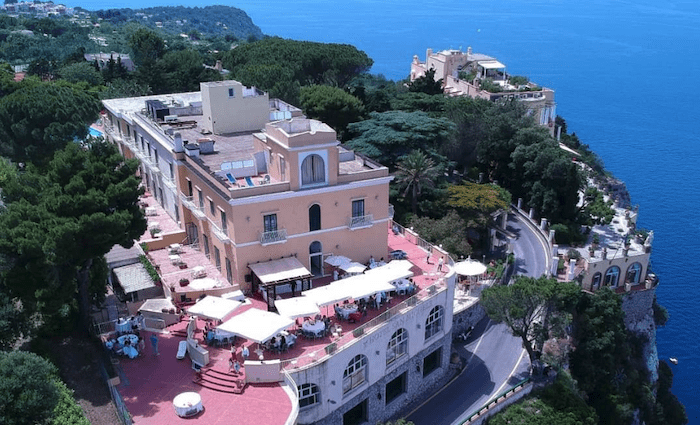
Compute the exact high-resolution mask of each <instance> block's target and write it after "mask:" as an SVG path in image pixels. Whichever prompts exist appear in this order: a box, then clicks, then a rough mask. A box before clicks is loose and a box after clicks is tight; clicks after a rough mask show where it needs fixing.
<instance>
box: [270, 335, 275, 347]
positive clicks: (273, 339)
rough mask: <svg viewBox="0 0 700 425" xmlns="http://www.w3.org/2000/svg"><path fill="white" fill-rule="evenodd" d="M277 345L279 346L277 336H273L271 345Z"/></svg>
mask: <svg viewBox="0 0 700 425" xmlns="http://www.w3.org/2000/svg"><path fill="white" fill-rule="evenodd" d="M276 346H277V338H275V337H274V336H273V337H272V339H271V340H270V347H276Z"/></svg>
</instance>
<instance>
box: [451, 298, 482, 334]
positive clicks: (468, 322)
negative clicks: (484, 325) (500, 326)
mask: <svg viewBox="0 0 700 425" xmlns="http://www.w3.org/2000/svg"><path fill="white" fill-rule="evenodd" d="M484 317H486V309H484V307H482V306H481V303H474V305H472V306H471V307H469V308H466V309H464V310H463V311H460V312H459V313H455V315H454V317H453V320H452V338H456V337H457V335H459V334H460V333H462V332H464V331H466V330H467V329H469V328H470V327H472V328H473V327H475V326H476V324H477V323H479V322H480V321H481V319H483V318H484Z"/></svg>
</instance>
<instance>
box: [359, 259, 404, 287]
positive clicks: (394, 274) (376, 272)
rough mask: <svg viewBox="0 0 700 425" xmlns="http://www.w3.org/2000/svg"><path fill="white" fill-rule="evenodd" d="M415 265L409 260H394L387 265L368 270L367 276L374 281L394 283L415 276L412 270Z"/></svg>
mask: <svg viewBox="0 0 700 425" xmlns="http://www.w3.org/2000/svg"><path fill="white" fill-rule="evenodd" d="M412 267H413V264H412V263H411V262H410V261H408V260H394V261H390V262H388V263H387V264H385V265H383V266H379V267H375V268H373V269H370V270H367V271H366V272H365V274H364V275H365V276H368V277H370V278H371V279H373V280H378V281H383V282H393V281H395V280H399V279H405V278H408V277H412V276H413V272H412V271H411V268H412Z"/></svg>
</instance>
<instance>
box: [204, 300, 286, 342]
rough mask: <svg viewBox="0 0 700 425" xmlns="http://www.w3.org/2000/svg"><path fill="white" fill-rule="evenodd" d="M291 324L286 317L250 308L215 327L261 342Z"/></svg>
mask: <svg viewBox="0 0 700 425" xmlns="http://www.w3.org/2000/svg"><path fill="white" fill-rule="evenodd" d="M293 324H294V321H293V320H292V319H290V318H288V317H282V316H280V315H279V314H276V313H270V312H269V311H264V310H258V309H256V308H251V309H250V310H248V311H245V312H243V313H241V314H239V315H237V316H233V317H232V318H231V319H229V320H227V321H226V322H224V323H223V324H221V325H219V326H217V327H216V329H219V330H221V331H224V332H229V333H232V334H235V335H238V336H240V337H242V338H245V339H247V340H249V341H254V342H257V343H258V344H262V343H263V342H265V341H267V340H268V339H270V338H272V337H273V336H275V335H277V334H278V333H279V332H280V331H282V330H284V329H287V328H288V327H290V326H292V325H293Z"/></svg>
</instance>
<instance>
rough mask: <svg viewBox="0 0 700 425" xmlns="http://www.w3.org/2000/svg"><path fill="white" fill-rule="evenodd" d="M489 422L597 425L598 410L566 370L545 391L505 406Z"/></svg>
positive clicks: (504, 423) (512, 424)
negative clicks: (578, 390)
mask: <svg viewBox="0 0 700 425" xmlns="http://www.w3.org/2000/svg"><path fill="white" fill-rule="evenodd" d="M487 423H488V425H506V424H511V425H553V424H556V425H596V424H597V423H598V418H597V415H596V413H595V411H594V410H593V409H592V408H590V407H589V406H587V405H586V402H585V401H584V400H583V399H582V398H581V397H580V396H579V394H578V393H577V391H576V388H575V382H574V381H572V380H571V377H570V376H569V375H568V374H566V373H561V374H559V376H557V379H556V381H555V382H554V383H553V384H552V385H550V386H548V387H547V388H545V389H544V390H542V391H539V392H536V393H534V394H531V395H530V396H528V397H527V398H526V399H525V400H524V401H522V402H520V403H517V404H515V405H512V406H510V407H508V408H506V409H505V410H504V411H502V412H500V413H498V414H497V415H495V416H494V417H492V418H490V419H489V420H488V422H487Z"/></svg>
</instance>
